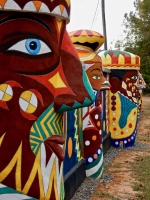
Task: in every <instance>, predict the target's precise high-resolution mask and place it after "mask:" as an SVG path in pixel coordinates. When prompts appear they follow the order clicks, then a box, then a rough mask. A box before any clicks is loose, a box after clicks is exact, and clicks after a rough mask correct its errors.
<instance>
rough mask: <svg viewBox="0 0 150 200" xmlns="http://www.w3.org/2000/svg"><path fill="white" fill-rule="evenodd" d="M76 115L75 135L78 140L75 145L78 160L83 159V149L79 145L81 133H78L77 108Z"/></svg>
mask: <svg viewBox="0 0 150 200" xmlns="http://www.w3.org/2000/svg"><path fill="white" fill-rule="evenodd" d="M74 117H75V124H74V127H75V135H74V139H75V140H76V145H75V152H76V154H77V159H78V162H79V161H80V160H81V159H82V157H81V149H80V145H79V133H78V119H77V118H78V110H77V109H76V110H75V112H74Z"/></svg>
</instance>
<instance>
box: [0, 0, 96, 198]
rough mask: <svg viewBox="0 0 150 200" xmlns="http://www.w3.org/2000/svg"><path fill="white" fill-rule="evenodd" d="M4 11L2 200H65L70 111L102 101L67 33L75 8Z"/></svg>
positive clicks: (22, 0) (15, 2)
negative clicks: (66, 132)
mask: <svg viewBox="0 0 150 200" xmlns="http://www.w3.org/2000/svg"><path fill="white" fill-rule="evenodd" d="M0 9H1V13H0V33H1V34H0V60H1V62H0V199H7V200H8V199H21V200H23V199H40V200H63V199H64V182H63V174H62V170H63V160H64V147H63V145H64V142H65V138H64V132H63V111H66V110H71V109H76V108H79V107H83V106H89V105H91V104H92V103H93V101H94V99H95V96H94V93H93V90H92V88H91V86H90V84H89V82H88V79H87V77H86V74H85V72H84V71H83V70H82V66H81V63H80V60H79V58H78V55H77V53H76V50H75V48H74V46H73V44H72V42H71V40H70V38H69V36H68V33H67V32H66V22H69V15H70V0H55V1H49V0H43V1H29V0H5V1H3V0H0ZM12 11H13V12H12ZM72 63H73V64H72ZM79 88H80V90H79Z"/></svg>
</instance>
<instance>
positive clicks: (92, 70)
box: [91, 68, 101, 72]
mask: <svg viewBox="0 0 150 200" xmlns="http://www.w3.org/2000/svg"><path fill="white" fill-rule="evenodd" d="M94 70H98V71H101V70H100V69H98V68H96V69H92V70H91V72H92V71H94Z"/></svg>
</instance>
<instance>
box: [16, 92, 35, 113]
mask: <svg viewBox="0 0 150 200" xmlns="http://www.w3.org/2000/svg"><path fill="white" fill-rule="evenodd" d="M19 105H20V108H21V109H22V110H23V111H24V112H26V113H33V112H35V110H36V109H37V106H38V100H37V97H36V96H35V94H34V93H33V92H31V91H25V92H23V93H22V94H21V95H20V98H19Z"/></svg>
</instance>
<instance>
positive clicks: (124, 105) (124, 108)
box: [118, 92, 137, 129]
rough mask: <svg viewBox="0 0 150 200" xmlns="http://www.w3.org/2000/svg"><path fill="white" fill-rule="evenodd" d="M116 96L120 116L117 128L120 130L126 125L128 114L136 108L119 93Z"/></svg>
mask: <svg viewBox="0 0 150 200" xmlns="http://www.w3.org/2000/svg"><path fill="white" fill-rule="evenodd" d="M118 94H119V98H120V102H121V116H120V118H119V126H120V128H121V129H123V128H124V127H125V126H126V124H127V118H128V116H129V114H130V113H131V111H132V110H133V109H134V108H136V107H137V106H136V105H135V104H134V103H133V102H131V101H130V100H129V99H128V98H127V97H125V96H122V95H121V94H120V93H119V92H118Z"/></svg>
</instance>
